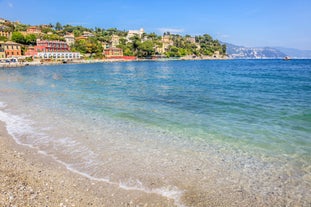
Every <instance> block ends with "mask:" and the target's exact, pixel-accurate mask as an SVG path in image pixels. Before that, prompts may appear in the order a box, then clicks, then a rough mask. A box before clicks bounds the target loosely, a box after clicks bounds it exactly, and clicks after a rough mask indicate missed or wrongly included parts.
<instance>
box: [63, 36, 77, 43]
mask: <svg viewBox="0 0 311 207" xmlns="http://www.w3.org/2000/svg"><path fill="white" fill-rule="evenodd" d="M64 38H65V40H66V43H67V45H69V46H71V45H73V44H74V43H75V36H74V35H73V34H67V35H65V36H64Z"/></svg>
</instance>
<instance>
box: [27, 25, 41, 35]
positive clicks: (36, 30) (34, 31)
mask: <svg viewBox="0 0 311 207" xmlns="http://www.w3.org/2000/svg"><path fill="white" fill-rule="evenodd" d="M40 33H41V29H40V28H39V27H36V26H32V27H28V28H27V34H40Z"/></svg>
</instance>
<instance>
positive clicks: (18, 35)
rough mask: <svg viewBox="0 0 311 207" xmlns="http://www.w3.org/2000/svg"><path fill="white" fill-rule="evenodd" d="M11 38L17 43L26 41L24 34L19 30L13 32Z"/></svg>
mask: <svg viewBox="0 0 311 207" xmlns="http://www.w3.org/2000/svg"><path fill="white" fill-rule="evenodd" d="M11 39H12V41H13V42H17V43H20V44H25V43H26V40H25V37H24V35H23V34H22V33H20V32H13V33H12V38H11Z"/></svg>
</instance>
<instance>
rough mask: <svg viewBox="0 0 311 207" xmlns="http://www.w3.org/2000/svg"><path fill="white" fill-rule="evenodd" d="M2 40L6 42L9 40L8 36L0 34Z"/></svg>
mask: <svg viewBox="0 0 311 207" xmlns="http://www.w3.org/2000/svg"><path fill="white" fill-rule="evenodd" d="M0 41H3V42H6V41H8V38H7V37H4V36H0Z"/></svg>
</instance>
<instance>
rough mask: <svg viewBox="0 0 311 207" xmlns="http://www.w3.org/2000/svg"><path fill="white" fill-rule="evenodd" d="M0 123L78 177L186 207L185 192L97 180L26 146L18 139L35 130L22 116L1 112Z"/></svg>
mask: <svg viewBox="0 0 311 207" xmlns="http://www.w3.org/2000/svg"><path fill="white" fill-rule="evenodd" d="M6 106H7V105H6V104H5V103H3V102H0V109H4V108H5V107H6ZM0 121H2V122H4V123H5V124H6V129H7V131H8V133H9V134H10V135H11V136H12V137H13V139H14V141H15V142H16V143H17V144H19V145H23V146H27V147H29V148H32V149H36V150H37V151H38V153H40V154H43V155H45V156H48V157H51V158H52V159H53V160H55V161H56V162H58V163H60V164H62V165H63V166H65V168H66V169H67V170H69V171H71V172H73V173H76V174H78V175H81V176H83V177H86V178H88V179H90V180H93V181H98V182H104V183H107V184H110V185H115V186H118V187H119V188H121V189H123V190H135V191H141V192H144V193H149V194H152V193H153V194H157V195H160V196H163V197H166V198H169V199H172V200H174V204H175V205H176V206H179V207H186V206H185V205H183V204H182V203H181V202H180V199H181V196H182V194H183V191H180V190H179V189H178V188H177V187H171V186H168V187H163V188H155V189H149V188H146V187H144V186H143V184H142V183H141V182H139V181H138V182H137V183H138V185H133V186H128V185H126V184H125V183H122V182H121V181H120V182H113V181H111V180H109V179H107V178H97V177H94V176H91V175H89V174H87V173H84V172H80V171H79V170H76V169H74V168H72V167H71V166H70V165H69V164H67V163H65V162H63V161H61V160H59V159H58V158H57V157H56V156H55V155H52V154H48V153H46V152H44V151H42V150H39V148H38V147H35V146H33V145H31V144H26V143H22V142H21V141H20V140H19V139H18V137H19V136H22V135H25V134H35V131H34V129H33V128H32V127H31V125H30V123H31V121H30V120H26V119H25V118H23V117H20V116H16V115H13V114H9V113H5V112H3V111H1V110H0Z"/></svg>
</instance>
